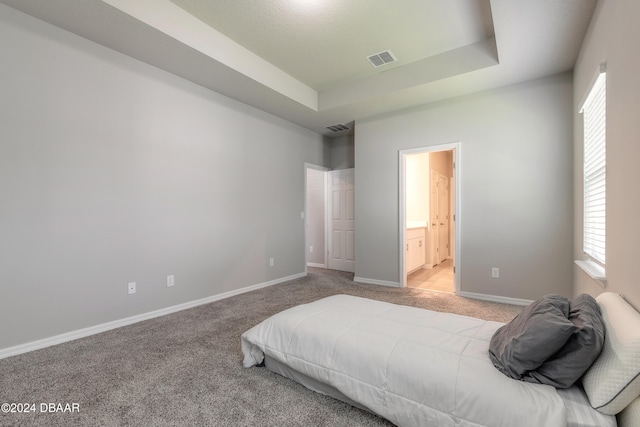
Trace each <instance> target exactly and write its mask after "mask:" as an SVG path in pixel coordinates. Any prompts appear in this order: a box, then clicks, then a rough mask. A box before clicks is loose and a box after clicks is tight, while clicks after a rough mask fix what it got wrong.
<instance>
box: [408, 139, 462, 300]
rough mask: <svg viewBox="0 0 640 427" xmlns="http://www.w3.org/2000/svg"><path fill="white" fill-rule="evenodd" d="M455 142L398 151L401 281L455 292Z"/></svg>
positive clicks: (456, 224)
mask: <svg viewBox="0 0 640 427" xmlns="http://www.w3.org/2000/svg"><path fill="white" fill-rule="evenodd" d="M459 155H460V149H459V144H458V143H455V144H444V145H438V146H430V147H422V148H418V149H411V150H402V151H400V159H399V160H400V168H399V169H400V180H399V181H400V209H399V211H400V242H401V248H400V249H401V250H400V272H401V277H400V283H401V284H402V286H405V287H415V288H422V289H430V290H434V291H440V292H459V290H460V285H459V274H457V273H458V272H459V270H460V269H459V266H460V257H459V251H458V250H457V248H458V247H459V244H457V241H458V239H459V215H457V212H458V207H459V203H457V201H458V200H459V194H460V191H459V188H458V186H457V185H456V184H457V182H458V179H457V176H458V172H459V171H458V168H457V167H456V164H459V161H458V159H459Z"/></svg>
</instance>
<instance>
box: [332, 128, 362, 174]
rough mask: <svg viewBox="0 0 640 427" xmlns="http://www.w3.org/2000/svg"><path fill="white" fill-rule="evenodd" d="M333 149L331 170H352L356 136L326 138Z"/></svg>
mask: <svg viewBox="0 0 640 427" xmlns="http://www.w3.org/2000/svg"><path fill="white" fill-rule="evenodd" d="M326 139H327V140H328V143H329V146H330V147H331V169H333V170H336V169H351V168H353V167H355V165H354V135H353V133H352V134H350V135H343V136H339V137H336V138H326Z"/></svg>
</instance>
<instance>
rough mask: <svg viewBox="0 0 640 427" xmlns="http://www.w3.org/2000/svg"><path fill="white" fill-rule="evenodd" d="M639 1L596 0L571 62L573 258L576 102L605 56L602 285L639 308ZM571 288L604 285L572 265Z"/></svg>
mask: <svg viewBox="0 0 640 427" xmlns="http://www.w3.org/2000/svg"><path fill="white" fill-rule="evenodd" d="M638 16H640V2H638V1H635V0H620V1H615V2H611V1H599V2H598V4H597V6H596V11H595V13H594V16H593V18H592V21H591V26H590V27H589V30H588V32H587V36H586V38H585V41H584V43H583V46H582V51H581V54H580V57H579V58H578V61H577V63H576V68H575V90H574V99H573V101H574V102H573V113H574V123H575V127H574V135H575V189H576V191H575V225H576V228H575V246H574V248H575V249H574V257H575V259H582V151H583V150H582V144H583V139H582V138H583V131H582V116H581V115H580V114H579V113H578V112H579V108H580V103H581V102H582V101H583V99H584V96H585V94H586V93H587V91H588V90H589V87H590V85H591V82H592V81H593V79H594V78H595V75H596V72H597V69H598V65H599V64H600V63H601V62H607V266H606V269H607V279H608V288H607V289H606V290H608V291H613V292H618V293H622V294H623V296H624V297H625V298H626V299H627V300H628V301H629V302H631V303H632V304H633V305H635V307H636V308H640V285H639V284H638V283H639V280H638V259H640V249H638V248H639V246H638V242H640V222H639V221H638V218H640V191H639V190H638V183H639V182H640V167H639V164H640V163H639V162H640V120H639V119H638V116H639V111H638V106H639V105H640V104H639V103H638V100H639V99H640V84H639V83H638V76H640V56H638V46H637V44H638V40H640V27H639V26H638V25H637V18H638ZM574 291H575V293H576V294H577V293H583V292H588V293H591V294H594V295H597V294H598V293H600V292H602V291H603V288H602V287H600V285H598V284H597V283H596V282H595V281H593V280H592V279H591V278H589V277H588V276H587V275H586V273H584V272H583V271H582V270H581V269H580V268H578V267H575V289H574Z"/></svg>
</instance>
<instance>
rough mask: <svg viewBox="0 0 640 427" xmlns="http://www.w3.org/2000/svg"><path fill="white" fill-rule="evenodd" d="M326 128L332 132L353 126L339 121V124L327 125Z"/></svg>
mask: <svg viewBox="0 0 640 427" xmlns="http://www.w3.org/2000/svg"><path fill="white" fill-rule="evenodd" d="M325 129H329V130H330V131H331V132H341V131H343V130H349V129H351V128H350V127H349V126H347V125H345V124H344V123H339V124H337V125H333V126H327V127H326V128H325Z"/></svg>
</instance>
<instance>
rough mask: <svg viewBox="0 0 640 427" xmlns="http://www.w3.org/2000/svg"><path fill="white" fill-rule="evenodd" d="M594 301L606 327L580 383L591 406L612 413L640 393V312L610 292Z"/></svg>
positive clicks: (622, 407)
mask: <svg viewBox="0 0 640 427" xmlns="http://www.w3.org/2000/svg"><path fill="white" fill-rule="evenodd" d="M596 301H598V304H599V305H600V309H601V310H602V318H603V320H604V324H605V329H606V333H605V338H604V347H603V348H602V353H600V356H599V357H598V358H597V359H596V361H595V362H594V363H593V365H591V367H590V368H589V370H588V371H587V372H586V373H585V374H584V376H583V377H582V384H583V386H584V391H585V392H586V393H587V396H588V397H589V402H590V403H591V406H593V407H594V408H595V409H597V410H598V411H600V412H602V413H604V414H609V415H615V414H617V413H619V412H620V411H622V410H623V409H624V408H625V407H626V406H627V405H629V403H631V402H632V401H633V400H634V399H635V398H636V397H638V396H639V395H640V313H638V312H637V311H636V310H635V309H634V308H633V307H632V306H630V305H629V304H628V303H627V302H626V301H625V300H624V299H623V298H622V297H621V296H620V295H618V294H615V293H612V292H604V293H602V294H600V295H599V296H598V297H597V298H596Z"/></svg>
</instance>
